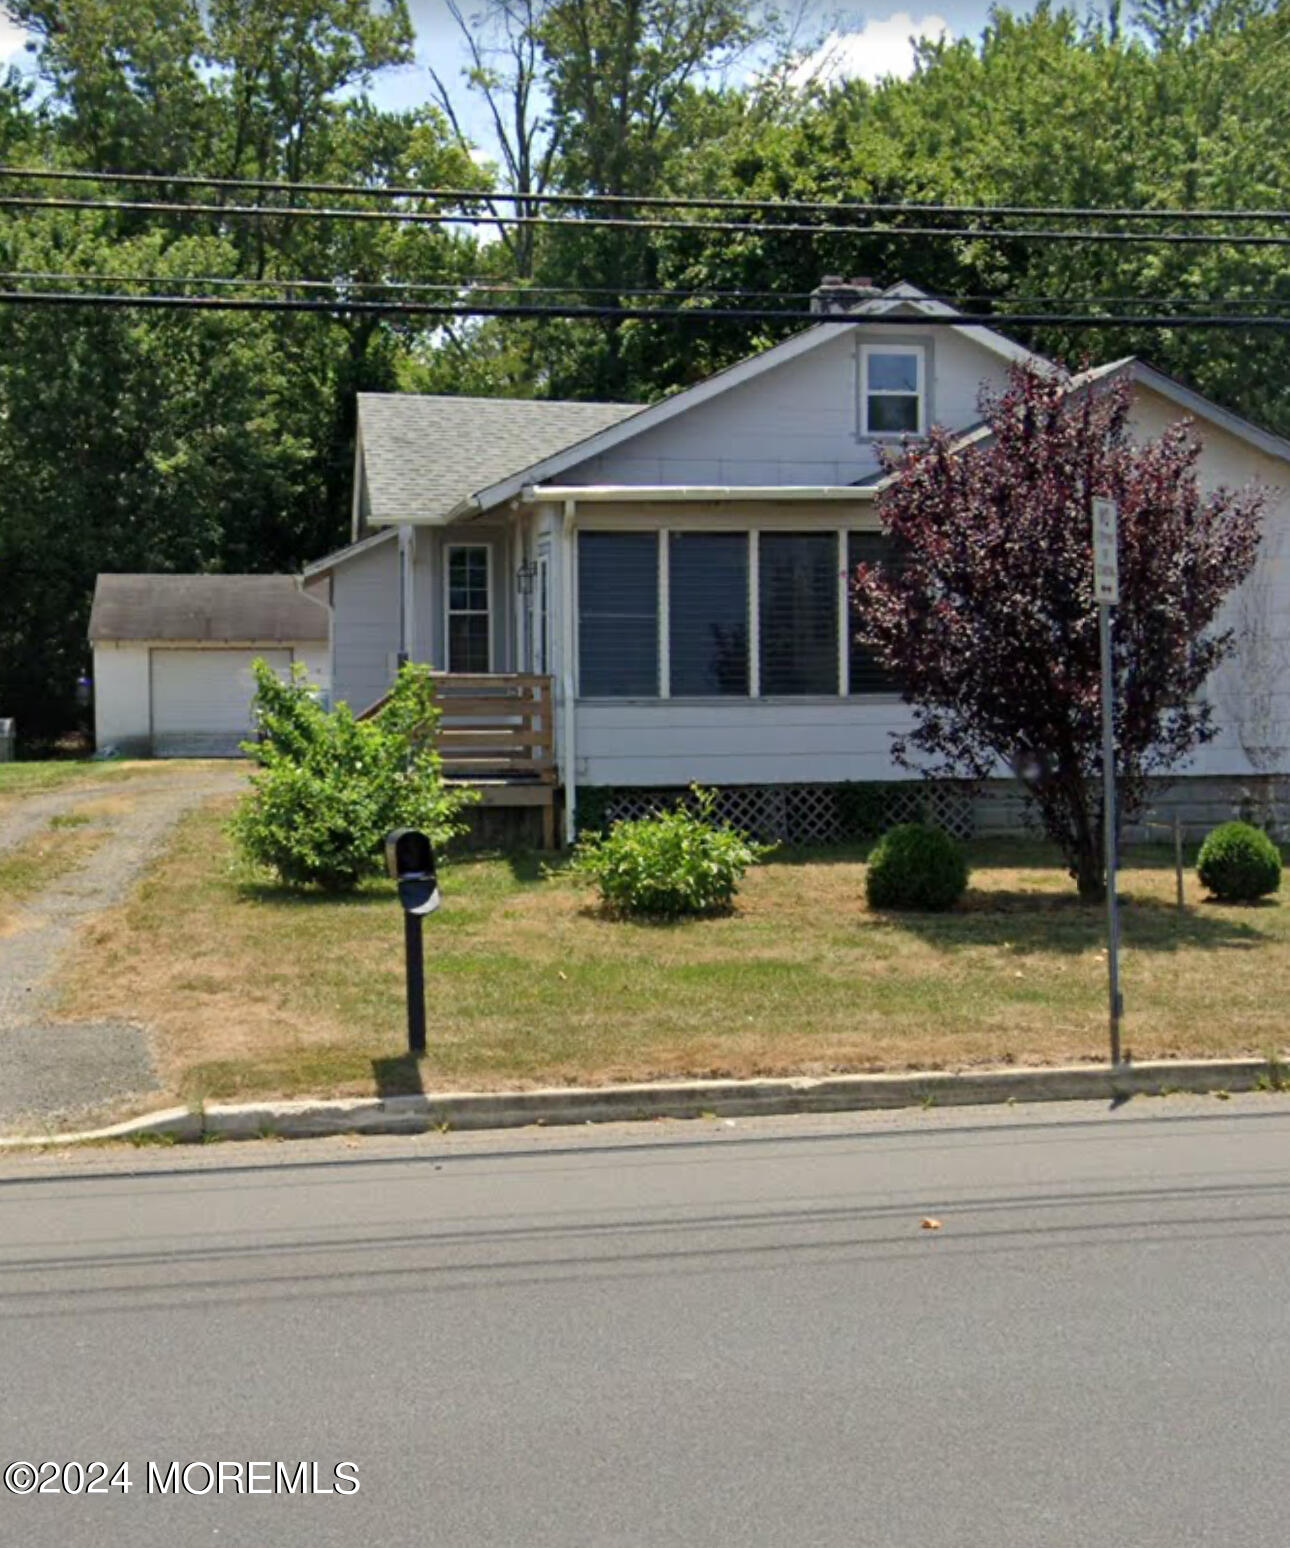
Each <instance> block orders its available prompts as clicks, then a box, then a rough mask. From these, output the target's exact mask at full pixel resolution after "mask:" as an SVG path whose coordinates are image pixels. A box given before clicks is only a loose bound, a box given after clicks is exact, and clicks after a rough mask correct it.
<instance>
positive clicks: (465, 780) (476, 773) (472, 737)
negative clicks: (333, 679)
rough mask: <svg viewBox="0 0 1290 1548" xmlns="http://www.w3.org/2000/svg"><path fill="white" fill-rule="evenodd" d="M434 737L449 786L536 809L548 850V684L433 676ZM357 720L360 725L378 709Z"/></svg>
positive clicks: (503, 676)
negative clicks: (436, 722) (470, 788)
mask: <svg viewBox="0 0 1290 1548" xmlns="http://www.w3.org/2000/svg"><path fill="white" fill-rule="evenodd" d="M431 681H432V682H433V684H434V693H435V700H436V702H437V704H438V706H439V710H440V720H439V730H438V734H437V736H436V738H435V741H436V744H437V745H438V748H439V755H440V757H441V758H442V759H443V775H444V779H445V780H446V781H447V782H448V783H449V784H462V785H473V786H474V787H475V788H476V789H477V790H478V791H479V794H480V804H481V805H483V806H538V807H541V808H542V842H543V845H544V847H545V848H547V849H554V848H555V786H556V766H555V722H554V720H553V718H552V711H551V679H550V678H549V677H544V676H539V675H536V674H528V673H522V672H488V673H465V672H433V673H431ZM387 698H388V695H386V698H382V699H379V700H378V701H377V702H376V703H375V704H373V705H370V706H369V707H368V708H367V709H365V710H364V711H363V713H362V715H360V717H359V719H360V720H366V719H367V718H368V717H369V716H371V715H375V714H376V713H377V711H378V710H380V709H381V708H382V706H383V705H384V704H385V702H386V699H387Z"/></svg>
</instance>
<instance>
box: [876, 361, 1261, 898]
mask: <svg viewBox="0 0 1290 1548" xmlns="http://www.w3.org/2000/svg"><path fill="white" fill-rule="evenodd" d="M981 408H982V415H983V420H984V425H983V429H982V430H981V431H980V432H978V433H976V434H974V435H971V436H969V437H957V438H956V437H955V436H952V435H950V434H947V433H946V432H945V431H942V430H933V431H932V433H931V435H930V436H929V437H928V439H927V441H926V442H924V443H923V444H921V445H918V446H913V447H909V448H906V449H904V450H902V451H901V452H900V453H898V454H893V456H892V457H891V458H890V459H889V469H890V477H889V480H888V482H887V483H886V485H885V487H884V489H883V491H882V492H881V494H880V496H879V501H878V513H879V517H880V520H881V522H882V525H883V528H884V530H885V531H886V532H887V534H888V535H889V537H890V539H891V542H892V554H893V562H890V563H887V564H883V565H862V566H860V567H859V569H858V570H857V571H856V574H855V576H854V579H853V584H852V598H853V603H854V627H855V629H856V631H857V638H858V639H859V641H860V643H861V644H863V645H864V646H865V647H866V648H867V649H868V650H869V651H870V652H872V654H873V655H874V656H875V657H876V658H877V660H878V662H879V663H880V664H881V665H882V666H883V667H885V668H886V669H887V671H888V672H890V673H891V674H892V676H893V677H894V678H895V679H896V681H897V683H898V684H899V685H900V688H901V691H902V693H903V696H904V698H905V699H906V700H907V701H908V702H909V703H911V704H912V705H913V707H914V719H915V725H914V729H913V730H912V731H911V732H909V733H908V734H907V735H905V736H903V737H898V738H896V739H895V746H894V753H895V756H896V759H897V761H898V762H899V763H901V764H902V765H903V766H905V767H908V768H918V769H919V770H921V771H922V772H924V773H926V774H928V775H929V776H932V777H953V778H965V777H966V778H968V779H972V780H980V779H984V778H986V777H987V776H989V775H991V774H997V773H998V772H999V766H1000V764H1003V765H1005V766H1007V767H1008V768H1010V769H1012V770H1013V771H1014V772H1015V774H1016V776H1017V778H1018V779H1019V780H1020V781H1021V783H1022V784H1023V786H1024V787H1025V789H1026V792H1027V794H1028V796H1029V798H1030V800H1031V802H1032V803H1033V807H1034V809H1035V810H1036V812H1037V814H1038V816H1039V818H1040V819H1041V821H1042V823H1043V827H1044V830H1045V832H1046V833H1047V834H1048V836H1049V838H1051V839H1052V840H1053V842H1054V843H1056V844H1057V845H1058V846H1059V847H1060V848H1061V851H1062V854H1063V855H1064V857H1065V859H1066V861H1067V863H1068V865H1069V867H1070V874H1071V876H1072V877H1073V878H1074V879H1075V881H1076V883H1077V884H1078V887H1079V893H1080V896H1081V897H1082V898H1085V899H1087V900H1089V901H1095V900H1098V899H1101V898H1103V897H1104V896H1105V889H1106V881H1105V872H1104V867H1103V858H1102V853H1103V852H1102V805H1101V772H1100V771H1101V757H1100V749H1101V686H1100V669H1099V652H1098V627H1097V605H1096V603H1095V601H1094V597H1093V561H1092V506H1091V502H1092V499H1093V497H1094V495H1106V496H1109V497H1110V498H1112V499H1113V500H1115V501H1116V503H1117V505H1118V507H1119V531H1120V597H1121V602H1120V606H1119V607H1117V608H1116V609H1115V614H1114V642H1115V645H1114V675H1115V756H1116V778H1117V784H1118V794H1119V801H1120V806H1119V811H1120V813H1121V815H1122V816H1123V817H1126V818H1127V817H1130V816H1132V815H1133V814H1134V813H1136V812H1138V811H1140V810H1141V808H1142V805H1143V802H1144V799H1145V797H1146V793H1147V788H1148V780H1149V778H1150V777H1151V776H1152V775H1153V774H1157V773H1161V772H1163V771H1165V770H1168V769H1170V768H1173V767H1174V766H1176V765H1177V764H1178V763H1179V762H1180V761H1181V760H1183V759H1184V758H1185V757H1186V756H1187V755H1188V754H1189V753H1190V752H1191V751H1192V750H1193V749H1194V748H1196V747H1197V746H1199V745H1200V744H1202V743H1204V742H1206V741H1209V740H1210V739H1211V738H1212V737H1213V736H1214V734H1215V731H1216V727H1215V725H1214V721H1213V715H1212V710H1211V707H1210V705H1209V704H1208V703H1206V702H1205V701H1204V699H1202V698H1201V696H1200V690H1201V687H1202V685H1203V684H1204V682H1205V680H1206V678H1207V677H1208V676H1209V674H1210V673H1211V672H1212V671H1213V669H1214V668H1215V666H1216V665H1217V664H1218V663H1219V662H1220V661H1221V660H1222V659H1223V658H1224V657H1225V656H1226V655H1227V654H1228V652H1229V651H1230V650H1231V648H1232V636H1231V631H1230V630H1227V629H1220V628H1217V627H1216V620H1217V618H1218V615H1219V611H1220V609H1221V607H1222V604H1223V601H1224V599H1225V598H1226V597H1227V595H1228V594H1229V592H1231V591H1232V589H1233V588H1234V587H1235V586H1237V585H1238V584H1239V583H1240V582H1241V581H1242V580H1243V579H1244V578H1245V577H1246V576H1247V575H1248V574H1249V572H1250V570H1251V569H1252V567H1253V565H1254V561H1255V557H1256V554H1257V551H1258V544H1259V522H1260V514H1261V510H1262V505H1263V495H1262V494H1261V492H1259V491H1258V490H1256V489H1254V488H1249V489H1246V490H1243V491H1239V492H1237V491H1230V490H1219V491H1218V492H1216V493H1214V494H1211V495H1208V496H1205V495H1202V493H1201V491H1200V486H1199V481H1198V477H1197V464H1198V461H1199V457H1200V443H1199V442H1198V440H1197V439H1196V436H1195V434H1194V433H1193V431H1192V430H1191V428H1190V426H1189V425H1187V424H1185V423H1179V424H1177V425H1174V426H1171V427H1170V428H1169V429H1168V430H1166V431H1165V433H1164V434H1163V435H1162V436H1160V438H1159V439H1158V440H1155V441H1151V442H1149V443H1145V444H1143V443H1135V442H1134V440H1133V439H1132V438H1131V436H1130V431H1129V420H1130V408H1131V388H1130V385H1129V383H1128V382H1127V381H1123V380H1122V381H1119V382H1114V383H1112V384H1111V385H1108V386H1105V387H1099V386H1097V385H1095V384H1092V383H1085V384H1081V383H1080V381H1079V379H1078V378H1076V379H1074V380H1072V379H1071V378H1069V377H1065V376H1062V375H1058V374H1044V373H1041V372H1039V371H1036V370H1034V369H1031V368H1025V367H1017V368H1015V369H1014V370H1013V372H1012V375H1011V377H1010V380H1009V382H1008V385H1007V387H1006V388H1005V389H1004V390H1003V391H1001V392H998V393H991V392H989V391H988V390H985V389H983V392H982V398H981Z"/></svg>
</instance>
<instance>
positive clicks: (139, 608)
mask: <svg viewBox="0 0 1290 1548" xmlns="http://www.w3.org/2000/svg"><path fill="white" fill-rule="evenodd" d="M327 629H328V613H327V609H326V608H325V607H323V606H322V605H321V604H320V603H318V602H314V601H313V600H311V599H310V598H309V597H307V596H305V595H304V593H303V592H302V591H301V590H300V587H299V585H298V583H297V581H296V578H295V577H294V576H293V575H100V576H99V578H98V583H97V585H96V586H95V588H94V606H93V609H92V611H91V613H90V644H91V645H92V646H93V647H94V739H95V742H96V744H97V746H98V747H99V749H100V750H104V749H107V748H114V749H115V750H117V751H118V752H122V753H130V754H149V753H151V754H152V755H154V756H156V757H158V758H179V757H202V758H211V757H235V756H236V755H237V754H238V751H239V746H238V744H239V743H240V742H242V741H244V740H245V739H246V738H247V736H249V735H250V734H251V731H252V725H251V700H252V696H253V694H254V692H255V684H254V681H253V679H252V676H251V663H252V662H253V661H254V660H255V659H256V658H257V657H260V658H262V659H263V660H265V661H267V662H268V663H269V664H270V666H272V667H274V668H276V669H277V670H278V671H280V672H282V673H283V674H284V675H285V674H286V673H287V672H288V671H289V670H290V668H291V665H292V663H293V662H295V661H299V662H302V663H303V664H304V666H305V667H306V668H307V670H308V672H309V678H310V681H311V682H314V683H316V684H317V685H318V686H319V687H320V688H322V689H323V690H326V689H327V688H328V687H329V684H328V680H327V677H328V671H329V665H328V639H327Z"/></svg>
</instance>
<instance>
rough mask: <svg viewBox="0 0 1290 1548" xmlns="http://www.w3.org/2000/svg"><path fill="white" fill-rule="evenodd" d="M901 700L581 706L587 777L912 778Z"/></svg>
mask: <svg viewBox="0 0 1290 1548" xmlns="http://www.w3.org/2000/svg"><path fill="white" fill-rule="evenodd" d="M910 725H911V718H910V712H909V710H908V708H907V707H906V706H905V705H903V704H901V703H899V702H898V701H896V700H883V701H871V702H869V703H865V702H862V701H851V700H845V699H794V700H782V701H779V702H775V701H773V700H761V701H757V700H751V699H713V700H705V701H703V702H698V701H695V700H689V701H686V702H684V703H682V702H681V701H679V700H671V701H666V700H658V701H648V702H647V701H640V700H637V701H623V702H620V703H608V702H606V701H604V700H584V699H580V700H579V701H578V778H579V782H580V783H583V784H587V785H688V784H689V783H690V782H691V781H693V780H698V781H700V782H701V783H703V784H713V785H759V784H780V783H783V784H796V783H801V784H811V783H816V782H819V783H821V784H825V783H830V782H832V781H835V780H844V779H860V780H872V779H903V778H908V777H909V776H908V775H906V774H904V773H903V772H902V771H901V770H899V769H897V768H895V766H894V765H893V764H892V761H891V754H890V751H889V748H890V739H891V733H892V732H893V731H896V732H899V731H904V730H908V729H909V727H910Z"/></svg>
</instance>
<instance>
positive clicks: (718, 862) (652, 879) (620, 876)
mask: <svg viewBox="0 0 1290 1548" xmlns="http://www.w3.org/2000/svg"><path fill="white" fill-rule="evenodd" d="M694 796H695V809H694V810H690V809H689V808H688V807H687V806H686V805H685V804H684V803H678V805H677V806H676V807H675V808H674V809H673V810H672V811H668V812H663V813H661V814H660V815H659V816H657V817H638V818H635V819H632V820H630V821H623V822H616V823H614V824H613V826H612V827H611V828H610V830H609V832H608V833H607V834H605V835H603V836H602V835H600V834H597V833H591V834H587V835H586V836H585V837H583V838H582V839H580V840H579V842H578V845H577V847H576V848H575V849H574V852H573V856H572V859H571V860H570V863H569V871H570V872H571V873H572V874H573V875H575V876H577V877H580V878H582V879H583V880H585V881H588V882H590V883H592V884H593V885H594V886H595V887H596V889H597V890H598V892H599V893H600V897H601V901H602V902H603V903H604V904H605V905H606V907H607V908H609V909H610V910H611V911H612V912H613V913H615V914H621V915H633V914H643V915H650V916H653V917H654V918H661V919H676V918H679V917H681V916H683V915H687V914H719V913H724V912H725V911H726V910H727V909H729V907H730V905H731V903H732V902H733V901H734V896H735V893H736V891H737V890H738V886H739V883H740V881H742V880H743V876H744V872H745V871H746V870H747V869H748V867H749V866H750V865H755V864H756V863H757V861H758V860H760V859H761V857H762V856H763V855H765V854H769V852H770V850H771V849H773V848H774V845H771V844H758V843H756V842H755V841H754V840H752V839H750V838H749V837H748V836H747V835H746V834H743V833H740V832H738V831H737V830H736V829H734V828H730V827H726V826H724V825H718V823H717V822H716V820H715V810H714V809H715V803H716V797H715V795H714V794H713V793H712V791H710V790H700V789H699V788H698V787H697V786H696V787H695V790H694Z"/></svg>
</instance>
